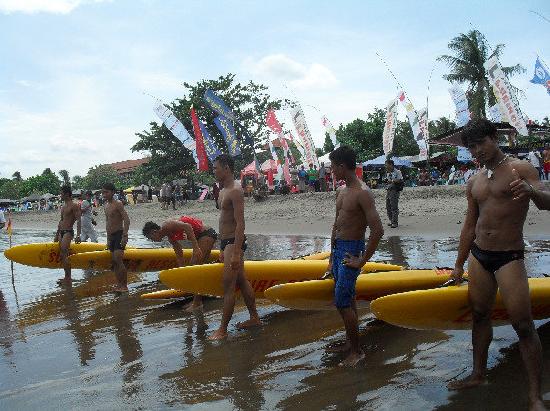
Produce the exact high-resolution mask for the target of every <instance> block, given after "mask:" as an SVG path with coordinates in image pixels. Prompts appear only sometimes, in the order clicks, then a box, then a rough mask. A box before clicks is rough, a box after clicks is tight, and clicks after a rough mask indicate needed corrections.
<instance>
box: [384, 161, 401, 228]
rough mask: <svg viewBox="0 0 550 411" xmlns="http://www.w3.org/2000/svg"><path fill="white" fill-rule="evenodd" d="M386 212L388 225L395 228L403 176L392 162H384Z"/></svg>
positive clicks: (397, 221)
mask: <svg viewBox="0 0 550 411" xmlns="http://www.w3.org/2000/svg"><path fill="white" fill-rule="evenodd" d="M385 165H386V181H387V186H386V211H387V213H388V220H389V223H388V225H389V226H390V227H391V228H397V226H398V225H399V194H400V193H401V191H402V190H403V174H401V171H400V170H399V169H397V168H395V163H394V162H393V160H386V163H385Z"/></svg>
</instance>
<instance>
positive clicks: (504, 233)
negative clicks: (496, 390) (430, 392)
mask: <svg viewBox="0 0 550 411" xmlns="http://www.w3.org/2000/svg"><path fill="white" fill-rule="evenodd" d="M462 143H463V145H464V146H465V147H467V148H468V149H469V150H470V152H471V153H472V156H473V157H474V158H476V159H477V160H478V161H479V162H480V163H481V164H482V165H483V166H484V167H485V168H484V170H483V171H481V172H480V173H478V174H477V175H475V176H473V177H471V178H470V180H468V184H467V188H466V196H467V199H468V210H467V213H466V219H465V221H464V226H463V227H462V232H461V234H460V243H459V246H458V256H457V259H456V263H455V268H454V270H453V274H452V277H453V278H454V279H455V281H457V282H458V281H460V279H461V277H462V275H463V272H464V269H463V267H464V263H465V261H466V259H468V277H469V278H468V279H469V285H468V296H469V304H470V308H471V310H472V316H473V324H472V343H473V365H474V367H473V371H472V374H471V375H470V376H468V377H466V378H465V379H463V380H459V381H453V382H451V383H450V384H449V385H448V388H449V389H451V390H458V389H463V388H470V387H475V386H477V385H480V384H482V383H484V382H486V375H485V374H486V371H487V355H488V349H489V344H490V343H491V340H492V338H493V329H492V325H491V311H492V307H493V304H494V302H495V296H496V292H497V288H498V290H500V295H501V297H502V301H503V302H504V306H505V307H506V311H507V312H508V315H509V316H510V321H511V323H512V326H513V327H514V330H515V331H516V333H517V335H518V337H519V348H520V352H521V356H522V359H523V363H524V364H525V368H526V369H527V377H528V381H529V406H530V409H532V410H538V409H544V405H543V403H542V399H541V391H540V384H541V375H542V348H541V343H540V340H539V336H538V333H537V330H536V329H535V325H534V323H533V319H532V315H531V301H530V298H529V285H528V282H527V272H526V270H525V264H524V261H523V254H524V250H523V248H524V242H523V226H524V223H525V218H526V216H527V211H528V209H529V202H530V201H531V200H532V201H533V203H534V204H535V205H536V206H537V208H538V209H540V210H550V192H546V191H543V186H542V184H541V183H540V181H539V175H538V172H537V170H536V169H535V168H534V167H533V166H532V165H531V164H530V163H529V162H527V161H521V160H517V159H514V158H511V157H508V156H506V155H505V154H504V153H503V152H502V151H501V150H500V148H499V146H498V142H497V129H496V127H495V126H494V125H493V124H492V123H491V122H490V121H488V120H485V119H478V120H472V121H470V122H469V123H468V124H467V125H466V126H465V128H464V130H463V132H462Z"/></svg>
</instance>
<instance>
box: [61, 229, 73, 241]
mask: <svg viewBox="0 0 550 411" xmlns="http://www.w3.org/2000/svg"><path fill="white" fill-rule="evenodd" d="M57 234H59V241H61V239H62V238H63V236H64V235H65V234H70V235H71V237H72V238H74V230H73V229H72V228H68V229H66V230H57Z"/></svg>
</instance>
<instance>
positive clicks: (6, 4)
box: [0, 0, 107, 14]
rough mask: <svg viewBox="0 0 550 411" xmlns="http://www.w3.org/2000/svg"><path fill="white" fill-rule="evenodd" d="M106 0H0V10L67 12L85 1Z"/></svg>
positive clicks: (11, 11) (31, 12)
mask: <svg viewBox="0 0 550 411" xmlns="http://www.w3.org/2000/svg"><path fill="white" fill-rule="evenodd" d="M103 1H107V0H0V12H2V13H4V14H11V13H26V14H35V13H53V14H69V13H70V12H72V11H73V10H74V9H76V8H77V7H79V6H81V5H83V4H86V3H101V2H103Z"/></svg>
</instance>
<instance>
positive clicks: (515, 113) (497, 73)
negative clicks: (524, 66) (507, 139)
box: [485, 56, 529, 136]
mask: <svg viewBox="0 0 550 411" xmlns="http://www.w3.org/2000/svg"><path fill="white" fill-rule="evenodd" d="M485 70H487V75H488V77H489V82H490V83H491V85H492V86H493V89H494V90H495V91H496V97H497V100H498V104H499V106H500V108H501V110H502V111H503V112H504V113H506V115H507V117H508V122H509V123H510V125H512V126H513V127H514V128H515V129H516V130H517V131H518V133H519V134H521V135H523V136H526V135H528V134H529V132H528V130H527V125H526V124H525V120H524V119H523V114H522V113H521V110H520V108H519V104H518V101H517V98H516V96H515V95H514V93H513V91H512V87H511V86H510V82H509V81H508V78H507V77H506V74H504V71H503V70H502V67H501V65H500V63H499V61H498V58H497V57H496V56H493V57H491V58H490V59H489V60H487V62H486V63H485Z"/></svg>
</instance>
